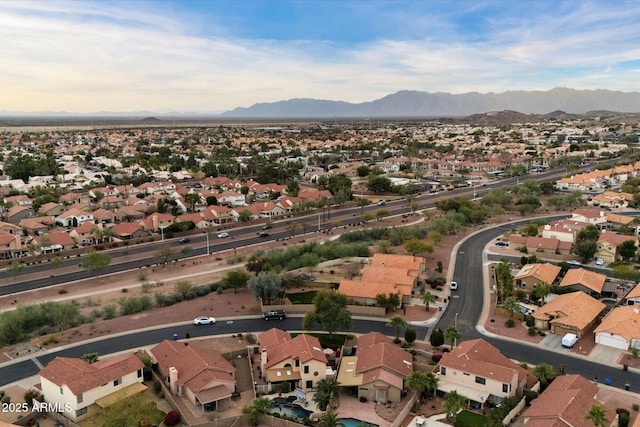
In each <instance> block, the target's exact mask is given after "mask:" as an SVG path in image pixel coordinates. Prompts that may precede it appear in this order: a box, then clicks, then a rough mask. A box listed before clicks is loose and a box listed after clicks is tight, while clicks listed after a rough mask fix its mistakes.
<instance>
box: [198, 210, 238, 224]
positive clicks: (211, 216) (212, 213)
mask: <svg viewBox="0 0 640 427" xmlns="http://www.w3.org/2000/svg"><path fill="white" fill-rule="evenodd" d="M202 216H203V217H204V218H205V219H207V220H208V221H209V222H210V223H212V224H227V223H230V222H233V221H234V218H233V215H232V214H231V209H229V208H228V207H226V206H214V205H212V206H207V207H206V208H205V209H204V210H203V211H202Z"/></svg>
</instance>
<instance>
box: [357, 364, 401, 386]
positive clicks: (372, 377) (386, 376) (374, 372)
mask: <svg viewBox="0 0 640 427" xmlns="http://www.w3.org/2000/svg"><path fill="white" fill-rule="evenodd" d="M358 360H360V358H358ZM374 381H384V382H385V383H387V384H390V385H392V386H394V387H396V388H399V389H400V390H402V389H403V384H404V381H403V377H401V376H398V375H395V374H393V373H391V372H389V371H386V370H384V369H382V368H377V369H371V370H370V371H367V372H364V373H363V374H362V384H369V383H371V382H374Z"/></svg>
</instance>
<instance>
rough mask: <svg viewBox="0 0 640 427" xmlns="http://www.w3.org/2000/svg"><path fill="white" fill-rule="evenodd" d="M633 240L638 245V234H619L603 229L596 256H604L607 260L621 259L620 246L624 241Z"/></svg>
mask: <svg viewBox="0 0 640 427" xmlns="http://www.w3.org/2000/svg"><path fill="white" fill-rule="evenodd" d="M628 240H631V241H633V243H635V245H636V246H638V237H637V236H628V235H625V234H617V233H612V232H610V231H609V232H607V231H603V232H602V233H600V237H599V238H598V246H597V248H596V253H595V257H597V258H602V259H604V260H605V261H606V262H615V261H620V260H621V257H620V250H619V247H620V245H621V244H622V243H624V242H626V241H628Z"/></svg>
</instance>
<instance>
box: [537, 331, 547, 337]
mask: <svg viewBox="0 0 640 427" xmlns="http://www.w3.org/2000/svg"><path fill="white" fill-rule="evenodd" d="M538 335H540V336H541V337H546V336H547V334H546V333H545V332H544V331H538Z"/></svg>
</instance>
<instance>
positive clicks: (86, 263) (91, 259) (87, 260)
mask: <svg viewBox="0 0 640 427" xmlns="http://www.w3.org/2000/svg"><path fill="white" fill-rule="evenodd" d="M110 263H111V257H110V256H109V255H107V254H104V253H101V252H97V251H95V250H94V249H89V250H88V251H87V254H86V255H85V256H84V257H83V259H82V261H81V262H80V267H81V268H84V269H85V270H87V271H89V272H91V271H95V272H96V276H98V274H100V272H101V271H102V270H104V269H105V268H107V267H108V266H109V264H110Z"/></svg>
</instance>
